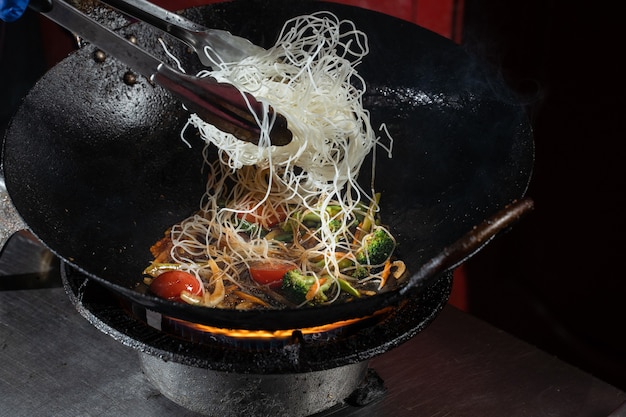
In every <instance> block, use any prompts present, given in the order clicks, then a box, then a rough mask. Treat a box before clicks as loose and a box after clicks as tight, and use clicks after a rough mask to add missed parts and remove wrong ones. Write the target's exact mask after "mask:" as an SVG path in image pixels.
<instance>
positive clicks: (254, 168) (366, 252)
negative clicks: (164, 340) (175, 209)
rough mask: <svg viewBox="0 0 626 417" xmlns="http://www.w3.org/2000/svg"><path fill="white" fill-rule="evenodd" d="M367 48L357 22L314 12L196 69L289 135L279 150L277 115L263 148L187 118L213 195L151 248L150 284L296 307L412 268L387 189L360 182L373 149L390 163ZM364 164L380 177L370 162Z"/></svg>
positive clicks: (265, 123) (243, 305)
mask: <svg viewBox="0 0 626 417" xmlns="http://www.w3.org/2000/svg"><path fill="white" fill-rule="evenodd" d="M367 53H368V45H367V36H366V35H365V34H364V33H363V32H361V31H359V30H358V29H357V28H356V27H355V26H354V24H353V23H352V22H350V21H347V20H339V19H338V18H337V17H336V16H335V15H333V14H332V13H329V12H317V13H313V14H311V15H305V16H299V17H296V18H294V19H291V20H289V21H287V22H286V23H285V25H284V27H283V29H282V31H281V33H280V35H279V37H278V40H277V42H276V43H275V45H274V46H273V47H271V48H269V49H268V50H267V52H263V53H261V54H259V55H256V56H251V57H248V58H246V59H244V60H243V61H240V62H223V61H220V62H215V63H214V65H213V66H212V67H211V68H208V69H207V70H206V71H202V72H201V73H199V74H198V76H207V75H211V76H212V77H214V78H216V79H218V81H225V82H229V83H231V84H233V85H235V86H236V87H238V89H239V90H240V91H245V92H249V93H251V94H252V95H254V96H255V98H256V99H257V100H259V101H261V102H262V103H264V104H266V105H268V106H272V107H273V108H274V109H276V111H277V112H279V113H280V114H282V115H284V116H285V117H286V118H287V121H288V126H289V129H290V130H291V132H292V133H293V140H292V142H291V143H289V144H288V145H285V146H272V145H271V144H270V141H269V136H268V132H269V130H270V127H271V123H272V120H271V119H270V118H269V117H267V115H265V116H264V115H259V118H258V124H259V126H260V127H261V131H262V135H261V138H260V140H259V144H258V146H257V145H254V144H250V143H246V142H243V141H240V140H238V139H236V138H235V137H233V136H231V135H229V134H227V133H224V132H221V131H219V130H218V129H216V128H215V127H214V126H212V125H210V124H207V123H205V122H203V121H202V120H201V119H200V118H199V117H198V116H196V115H191V116H190V118H189V121H188V124H187V127H186V128H185V129H191V128H195V129H197V131H198V132H199V134H200V136H201V137H202V139H204V141H205V143H206V145H205V147H204V150H203V152H204V156H205V161H206V164H205V166H206V171H207V188H206V193H205V195H204V197H203V199H202V201H201V202H200V204H199V208H198V211H197V212H196V213H195V214H194V215H192V216H191V217H189V218H187V219H184V220H183V221H181V222H180V223H177V224H175V225H173V226H172V227H171V228H170V229H168V230H167V231H165V235H164V237H163V239H161V240H160V241H158V242H156V243H155V244H154V245H153V246H152V248H151V253H152V255H153V256H154V259H153V260H152V262H151V263H150V265H149V266H148V267H147V268H146V269H145V271H144V273H145V279H144V282H145V283H146V284H147V285H148V286H149V290H150V291H151V292H152V293H154V294H156V295H158V296H160V297H164V298H168V299H171V300H176V301H180V302H185V303H190V304H196V305H203V306H207V307H216V308H229V309H253V308H285V307H290V308H295V307H299V306H303V305H311V304H316V305H317V304H325V303H333V302H346V301H349V300H350V299H354V298H355V297H367V296H371V295H374V294H376V293H377V292H379V291H381V290H382V289H383V288H387V287H390V286H395V285H397V283H398V281H399V280H401V279H402V278H403V277H404V276H405V275H406V271H405V266H404V263H403V262H402V261H401V260H398V259H395V258H394V250H395V248H396V241H395V238H394V236H393V233H392V231H390V230H389V229H388V228H386V227H385V226H384V222H383V219H384V213H383V214H381V213H380V212H379V199H380V198H384V196H381V195H380V194H379V193H377V192H376V190H374V187H373V185H372V186H371V187H370V189H367V190H366V189H364V188H363V187H362V186H361V185H359V183H358V182H357V177H358V175H359V172H360V170H361V169H362V168H363V169H365V168H364V167H363V164H364V161H365V158H366V156H367V155H368V154H370V153H372V152H385V153H387V154H388V157H390V158H391V157H392V147H393V140H392V138H391V137H390V136H389V135H388V134H387V133H386V129H385V126H384V125H383V126H380V128H379V129H378V130H374V129H373V128H372V126H371V124H370V120H369V113H368V111H367V110H366V109H364V108H363V105H362V96H363V93H364V91H365V86H366V84H365V80H363V79H362V78H361V77H360V76H359V74H358V71H357V67H358V64H359V63H360V61H361V59H362V58H363V57H364V56H366V55H367ZM207 55H208V54H207ZM372 160H373V161H375V158H372ZM367 169H371V170H372V178H374V175H373V174H374V171H375V165H374V162H372V166H370V167H367ZM372 184H373V180H372Z"/></svg>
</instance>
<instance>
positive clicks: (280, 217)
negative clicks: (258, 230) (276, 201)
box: [237, 205, 287, 229]
mask: <svg viewBox="0 0 626 417" xmlns="http://www.w3.org/2000/svg"><path fill="white" fill-rule="evenodd" d="M249 207H250V208H251V207H252V206H251V205H249ZM263 210H264V206H259V207H258V208H257V209H256V210H254V211H252V212H250V213H237V217H239V218H240V219H243V220H245V221H247V222H248V223H259V224H261V226H263V227H265V228H268V229H269V228H272V227H274V226H276V225H277V224H278V223H280V222H283V221H285V219H287V213H285V211H284V210H283V209H282V208H280V207H279V208H277V209H276V210H275V211H272V212H271V214H269V215H268V216H267V217H263Z"/></svg>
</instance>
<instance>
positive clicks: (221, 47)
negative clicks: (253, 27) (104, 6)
mask: <svg viewBox="0 0 626 417" xmlns="http://www.w3.org/2000/svg"><path fill="white" fill-rule="evenodd" d="M106 2H107V3H110V4H111V5H112V6H113V7H115V8H118V9H119V10H121V11H123V12H124V13H127V14H129V15H131V16H133V17H136V18H138V19H141V20H144V19H145V22H146V23H148V24H150V25H154V26H156V27H157V28H158V29H161V30H164V31H166V32H168V33H170V34H172V35H173V36H175V37H176V38H178V39H180V40H182V41H184V42H185V43H186V44H188V45H189V46H191V47H192V48H194V50H195V51H196V53H197V54H198V56H199V57H201V62H203V61H204V62H210V61H207V60H206V59H205V58H206V55H205V53H204V51H205V50H207V48H208V49H210V50H212V51H214V52H215V53H216V54H217V55H214V57H217V56H218V55H219V56H220V57H222V59H224V60H231V59H232V60H240V59H242V58H243V57H245V56H248V55H249V54H250V53H255V52H258V51H259V49H260V47H258V46H256V45H254V44H252V43H251V42H249V41H248V40H246V39H243V38H238V37H235V36H233V35H231V34H230V33H228V32H226V31H221V30H212V29H206V28H204V27H202V26H200V25H196V24H195V23H193V22H190V21H188V20H186V19H184V18H182V17H181V16H178V15H176V14H174V13H170V12H167V11H165V10H163V9H160V8H158V7H157V6H154V5H152V4H150V3H147V2H142V1H136V0H133V1H131V2H132V4H131V3H127V2H125V1H120V0H106ZM30 6H31V7H32V8H33V9H35V10H37V11H39V12H40V13H41V14H43V15H44V16H46V17H47V18H49V19H50V20H52V21H54V22H55V23H57V24H59V25H61V26H63V27H65V28H66V29H68V30H70V31H71V32H73V33H76V34H77V35H79V36H80V37H81V38H84V39H85V40H87V41H89V42H91V43H93V44H94V45H96V46H98V47H99V48H101V49H102V50H103V51H104V52H106V53H108V54H110V55H112V56H114V57H115V58H117V59H119V60H120V61H122V62H123V63H125V64H126V65H128V66H130V67H131V68H132V69H133V70H134V71H137V72H139V73H140V74H142V75H144V76H145V77H147V78H148V79H149V80H150V81H152V82H154V83H155V84H158V85H160V86H161V87H163V88H165V89H167V90H168V91H169V92H170V93H171V94H172V95H174V96H175V97H177V98H178V99H179V100H180V101H181V102H182V103H183V104H184V105H185V106H186V107H187V109H188V110H189V111H191V112H193V113H196V114H198V116H199V117H201V118H202V119H203V120H204V121H206V122H207V123H210V124H213V125H214V126H216V127H217V128H218V129H220V130H222V131H224V132H227V133H231V134H232V135H234V136H235V137H237V138H238V139H241V140H243V141H246V142H251V143H254V144H258V143H259V139H260V137H261V128H260V127H259V126H258V123H257V119H260V118H262V117H263V116H264V113H266V112H267V113H268V116H269V117H270V123H271V126H272V127H271V129H270V132H269V137H270V142H271V144H272V145H277V146H283V145H286V144H288V143H290V142H291V139H292V133H291V131H290V130H289V129H288V128H287V120H286V119H285V117H284V116H283V115H281V114H279V113H277V112H275V111H274V109H273V108H271V106H268V108H266V109H264V105H263V104H262V103H260V102H259V101H258V100H256V99H255V98H254V97H253V96H252V95H251V94H248V93H244V92H242V91H240V90H238V89H237V88H236V87H235V86H233V85H231V84H227V83H218V82H217V81H216V80H215V79H214V78H211V77H204V78H198V77H194V76H190V75H187V74H183V73H181V72H179V71H177V70H175V69H173V68H172V67H170V66H168V65H166V64H165V63H163V62H162V61H160V60H159V59H157V58H155V57H154V56H153V55H151V54H149V53H148V52H146V51H144V50H143V49H141V48H139V47H138V46H137V45H135V44H133V43H131V42H130V41H129V40H127V39H125V38H124V37H122V36H120V35H118V34H117V33H115V32H114V31H112V30H110V29H108V28H106V27H104V26H103V25H101V24H100V23H99V22H97V21H96V20H94V19H93V18H91V17H90V16H88V15H86V14H84V13H82V12H81V11H79V10H78V9H76V8H74V7H72V6H70V5H69V4H67V3H66V2H64V1H63V0H36V1H33V2H31V5H30ZM205 42H214V43H212V44H210V45H209V44H206V43H205ZM261 50H262V49H261ZM207 59H208V58H207ZM211 59H216V58H211Z"/></svg>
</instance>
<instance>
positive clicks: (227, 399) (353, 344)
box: [61, 264, 452, 417]
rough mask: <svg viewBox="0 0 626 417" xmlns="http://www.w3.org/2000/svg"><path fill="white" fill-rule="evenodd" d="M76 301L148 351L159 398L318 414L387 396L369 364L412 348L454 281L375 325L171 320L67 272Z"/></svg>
mask: <svg viewBox="0 0 626 417" xmlns="http://www.w3.org/2000/svg"><path fill="white" fill-rule="evenodd" d="M61 277H62V280H63V284H64V287H65V290H66V292H67V294H68V296H69V297H70V300H71V301H72V303H73V304H74V306H75V307H76V309H77V310H78V311H79V313H80V314H81V315H82V316H83V317H85V318H86V319H87V320H88V321H89V322H90V323H91V324H93V325H94V326H95V327H96V328H98V329H99V330H101V331H102V332H104V333H106V334H108V335H110V336H111V337H113V338H114V339H116V340H118V341H120V342H121V343H123V344H124V345H127V346H130V347H132V348H134V349H135V350H137V351H138V352H139V360H140V363H141V367H142V370H143V372H144V374H145V375H146V377H147V378H148V380H150V382H151V383H152V384H153V385H154V386H155V387H156V388H158V389H159V390H160V392H161V393H162V394H163V395H164V396H165V397H167V398H169V399H170V400H172V401H174V402H176V403H177V404H179V405H181V406H183V407H185V408H187V409H190V410H192V411H195V412H198V413H201V414H205V415H220V416H239V415H244V414H246V415H276V416H283V415H284V416H290V417H299V416H310V415H312V414H316V413H320V412H323V411H324V410H329V409H331V408H334V407H341V406H342V404H351V405H365V404H368V403H370V402H372V401H375V400H376V399H378V398H380V396H381V395H383V394H384V392H385V388H384V383H383V381H382V380H381V379H380V378H379V377H378V375H377V374H376V373H375V371H374V370H372V369H370V368H369V367H368V360H369V359H370V358H373V357H375V356H378V355H380V354H383V353H385V352H387V351H388V350H390V349H392V348H394V347H396V346H398V345H400V344H401V343H403V342H405V341H407V340H409V339H410V338H412V337H413V336H415V335H416V334H417V333H419V332H420V331H421V330H423V329H424V328H425V327H426V326H428V325H429V324H430V323H431V322H432V320H433V319H434V318H435V317H436V316H437V315H438V314H439V312H440V311H441V309H442V308H443V307H444V306H445V304H446V302H447V299H448V296H449V293H450V290H451V286H452V274H451V273H447V274H444V275H443V276H442V277H441V278H440V279H438V280H434V281H433V283H432V284H431V285H430V287H428V288H425V289H422V290H421V291H420V292H419V293H416V294H415V296H414V297H407V298H406V299H405V300H404V301H403V303H402V304H401V305H400V306H398V307H395V308H390V309H388V310H387V309H386V310H383V311H381V312H379V313H377V314H375V315H373V316H371V317H368V318H365V319H362V320H355V321H351V322H345V323H331V324H329V326H323V327H322V328H312V329H293V330H289V331H284V332H281V333H280V334H279V335H275V336H277V337H268V336H271V333H272V332H266V333H263V332H260V333H258V332H257V333H250V332H247V331H241V330H237V329H219V328H208V327H207V326H203V325H198V324H195V323H189V322H186V321H184V320H180V319H178V318H173V317H167V316H164V315H162V314H161V313H159V312H156V311H151V310H149V309H146V308H145V307H143V306H140V305H137V304H136V303H134V302H132V301H131V300H128V299H126V298H123V297H122V296H120V295H118V294H117V293H114V292H112V291H111V290H109V289H107V288H106V287H103V286H102V285H100V284H99V283H98V282H97V281H95V280H93V279H91V278H89V277H87V276H86V275H84V274H82V273H81V272H79V271H77V270H76V269H74V268H72V267H70V266H68V265H67V264H63V265H62V266H61Z"/></svg>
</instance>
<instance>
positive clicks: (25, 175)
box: [3, 0, 534, 329]
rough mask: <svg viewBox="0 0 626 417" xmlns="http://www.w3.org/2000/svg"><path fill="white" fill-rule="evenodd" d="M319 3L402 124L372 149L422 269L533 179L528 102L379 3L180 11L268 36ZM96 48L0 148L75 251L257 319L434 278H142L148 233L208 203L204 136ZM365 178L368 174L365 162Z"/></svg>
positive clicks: (385, 202)
mask: <svg viewBox="0 0 626 417" xmlns="http://www.w3.org/2000/svg"><path fill="white" fill-rule="evenodd" d="M320 9H327V10H331V11H333V12H334V13H335V14H337V15H338V16H339V17H340V18H349V19H351V20H353V21H354V22H356V25H357V27H358V28H359V29H361V30H363V31H364V32H366V33H367V34H368V36H369V39H370V48H371V52H370V55H369V56H368V57H367V58H366V59H365V61H364V62H363V64H362V65H361V66H360V67H359V68H360V73H361V74H362V75H363V77H364V79H365V80H367V82H368V93H367V96H366V97H365V106H366V107H367V108H369V109H370V111H371V116H372V122H373V125H374V127H378V126H379V125H380V124H381V123H383V122H384V123H386V125H387V127H388V129H389V131H390V133H391V135H392V136H393V138H394V148H393V155H394V156H393V158H392V159H388V158H387V156H386V154H385V153H384V152H378V153H377V155H376V158H377V168H376V172H377V178H376V189H377V191H380V192H381V193H382V200H381V204H382V215H383V219H384V221H385V223H387V224H388V225H389V226H390V228H391V230H392V231H393V232H394V234H395V236H396V237H397V240H398V242H399V246H398V249H397V255H398V256H399V257H401V258H402V259H403V260H404V261H405V262H406V264H407V266H408V268H409V270H410V271H417V270H418V269H419V267H420V266H421V265H422V264H424V263H425V262H426V261H428V260H429V259H431V258H432V257H433V256H435V255H437V254H438V253H439V252H441V251H442V249H443V248H444V247H446V246H448V245H450V244H451V243H453V242H454V241H456V240H457V239H458V238H460V237H461V236H462V235H464V234H465V233H466V232H467V231H469V230H471V229H472V227H473V226H474V225H477V224H479V223H480V222H481V221H483V220H484V219H485V218H487V217H489V216H491V215H493V214H494V213H496V212H498V211H499V210H501V209H502V208H503V207H505V206H506V205H507V204H509V203H510V202H512V201H514V200H517V199H519V198H520V197H522V196H523V195H524V193H525V191H526V188H527V186H528V182H529V179H530V176H531V171H532V165H533V158H534V146H533V141H532V134H531V130H530V127H529V124H528V121H527V118H526V115H525V113H524V111H523V109H522V107H521V106H520V105H519V104H518V102H517V101H516V100H515V97H514V96H513V95H512V94H511V93H510V92H509V91H508V90H507V88H506V86H505V85H504V84H503V83H502V82H501V81H500V80H499V79H498V77H496V76H495V74H494V73H491V72H490V71H488V70H487V69H486V68H484V67H482V66H481V65H479V64H478V63H477V62H476V61H475V60H474V59H473V58H472V57H471V56H469V55H468V54H466V52H465V51H464V50H463V49H462V48H461V47H459V46H457V45H455V44H454V43H452V42H451V41H449V40H447V39H445V38H443V37H440V36H438V35H436V34H434V33H432V32H430V31H427V30H425V29H423V28H421V27H418V26H416V25H413V24H410V23H408V22H405V21H402V20H398V19H395V18H392V17H389V16H386V15H382V14H378V13H374V12H370V11H367V10H364V9H359V8H353V7H346V6H341V5H337V4H331V3H321V2H304V1H302V2H294V1H282V0H276V1H254V2H250V1H235V2H230V3H223V4H216V5H214V6H204V7H199V8H194V9H189V10H186V11H185V14H186V15H187V16H188V17H190V18H191V19H192V20H195V21H197V22H199V23H202V24H204V25H206V26H208V27H216V28H220V29H226V30H229V31H231V32H233V33H234V34H236V35H239V36H243V37H246V38H249V39H250V40H252V41H253V42H255V43H257V44H259V45H261V46H265V47H267V46H269V45H271V44H272V43H273V42H274V41H275V39H276V37H277V35H278V32H279V30H280V28H281V26H282V25H283V23H284V21H285V20H286V19H287V18H289V17H292V16H296V15H300V14H304V13H309V12H311V11H314V10H320ZM121 31H122V32H124V33H125V34H134V35H136V36H137V38H138V41H139V43H140V45H143V46H144V47H146V48H149V49H151V50H153V51H155V54H158V55H160V56H163V57H164V59H166V58H165V56H164V55H163V53H162V49H161V47H160V46H159V45H158V44H157V42H156V40H155V39H156V35H155V33H154V32H153V31H152V30H151V29H149V28H147V27H145V26H143V25H142V24H133V25H130V26H129V27H125V28H123V29H122V30H121ZM166 39H167V37H166ZM168 44H169V42H168ZM170 48H171V50H173V51H174V52H175V53H176V55H178V56H180V57H182V60H183V63H184V65H185V66H187V67H188V68H193V67H194V66H197V65H198V61H197V58H195V56H193V55H192V54H190V53H189V52H188V51H186V50H185V49H184V48H183V47H180V46H177V44H175V43H171V44H170ZM177 48H178V49H177ZM93 54H94V49H93V48H92V47H90V46H87V47H84V48H82V49H81V50H79V51H77V52H76V53H74V54H72V55H71V56H69V57H68V58H66V59H65V60H64V61H62V62H61V63H60V64H58V65H57V66H56V67H54V68H53V69H51V70H50V71H49V72H48V73H47V74H45V76H44V77H43V78H42V79H41V80H40V81H39V82H38V83H37V84H36V85H35V87H34V88H33V89H32V91H30V93H29V94H28V96H27V97H26V99H25V100H24V103H23V104H22V106H21V107H20V109H19V110H18V112H17V114H16V115H15V117H14V119H13V120H12V123H11V125H10V127H9V129H8V131H7V134H6V137H5V141H4V149H3V158H4V161H3V163H4V176H5V181H6V186H7V190H8V192H9V195H10V196H11V199H12V201H13V204H14V205H15V207H16V208H17V210H18V212H19V214H20V215H21V217H22V218H23V219H24V221H25V222H26V224H27V225H28V227H29V229H30V230H31V231H32V232H33V233H34V234H35V235H36V236H37V237H38V238H39V239H40V240H41V241H42V242H44V243H45V244H46V245H47V246H48V247H49V248H50V249H51V250H52V251H53V252H54V253H55V254H56V255H58V256H59V257H60V258H62V259H63V260H64V261H66V262H67V263H68V264H69V265H71V266H72V267H74V268H76V269H78V270H79V271H81V272H83V273H85V274H86V275H87V276H89V277H91V278H93V279H95V280H97V281H99V282H101V283H102V284H104V285H105V286H107V287H109V288H111V289H113V290H114V291H115V292H117V293H118V294H121V295H123V296H125V297H128V298H130V299H131V300H133V301H134V302H137V303H139V304H141V305H142V306H145V307H146V308H149V309H151V310H155V311H159V312H161V313H163V314H167V315H171V316H174V317H178V318H181V319H185V320H189V321H194V322H198V323H204V324H209V325H217V326H222V327H237V328H249V329H255V328H265V329H284V328H298V327H309V326H314V325H320V324H326V323H328V322H332V321H337V320H342V319H348V318H354V317H360V316H363V315H368V314H372V313H373V312H375V311H377V310H379V309H381V308H383V307H385V306H387V305H389V304H397V303H398V302H400V300H401V298H402V297H411V296H414V295H415V294H416V293H418V292H419V291H422V289H423V287H424V286H425V285H427V282H422V281H421V280H414V282H412V284H411V288H410V289H408V290H407V289H404V290H402V294H400V292H399V291H397V290H396V291H393V292H389V293H383V294H379V295H376V296H373V297H369V298H364V299H361V300H357V301H355V302H352V303H349V304H336V305H332V306H326V307H319V308H303V309H298V310H288V311H286V310H281V311H274V310H267V311H231V310H217V309H209V308H203V307H195V306H190V305H183V304H178V303H174V302H170V301H167V300H163V299H159V298H157V297H153V296H151V295H149V294H144V293H141V292H139V291H137V290H136V289H135V288H136V287H137V285H138V283H139V282H141V272H142V270H143V269H144V268H145V267H146V266H147V265H148V263H149V262H150V259H151V256H150V253H149V250H148V249H149V247H150V246H151V245H152V244H153V243H154V242H155V241H156V240H158V239H159V238H160V237H161V236H162V234H163V231H164V230H165V229H167V228H168V227H169V226H171V225H172V224H173V223H175V222H177V221H180V220H182V219H183V218H185V217H186V216H188V215H189V214H191V213H192V212H194V211H195V210H197V208H198V207H199V202H200V197H201V195H202V193H203V192H204V178H203V173H202V155H201V152H202V143H201V141H200V140H199V139H198V138H197V136H196V135H195V134H194V132H192V131H187V135H186V139H187V140H188V141H189V142H190V143H191V145H192V147H191V148H189V147H187V145H186V144H185V143H183V141H182V140H181V139H180V132H181V131H182V129H183V126H184V125H185V121H186V118H187V114H186V112H185V111H184V110H183V109H182V108H181V106H180V105H179V104H178V103H177V102H175V101H174V100H172V99H171V98H170V96H169V95H168V94H167V93H165V92H164V91H162V90H161V89H160V88H157V87H154V86H152V85H150V83H149V82H147V81H146V80H144V79H138V80H137V82H136V83H135V84H132V85H129V84H126V83H124V81H123V79H124V74H125V73H126V72H127V71H128V68H125V67H124V66H122V65H120V64H118V63H117V61H115V60H114V59H111V58H108V59H107V60H105V61H104V62H103V63H101V62H97V61H96V60H94V58H93ZM127 79H128V78H127ZM364 166H367V163H366V164H365V165H364ZM366 171H368V170H366ZM361 180H362V181H364V183H365V184H367V183H369V178H368V177H367V173H363V175H362V178H361ZM469 255H470V254H468V255H467V256H469ZM462 260H463V259H461V260H460V261H462ZM432 279H437V277H435V278H432ZM415 281H417V282H415ZM443 296H444V297H445V296H446V295H443Z"/></svg>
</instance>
